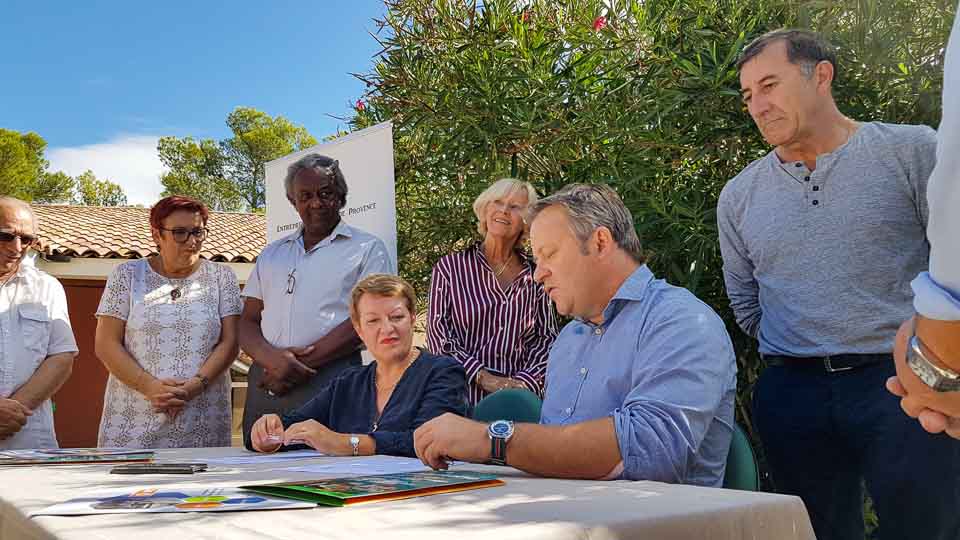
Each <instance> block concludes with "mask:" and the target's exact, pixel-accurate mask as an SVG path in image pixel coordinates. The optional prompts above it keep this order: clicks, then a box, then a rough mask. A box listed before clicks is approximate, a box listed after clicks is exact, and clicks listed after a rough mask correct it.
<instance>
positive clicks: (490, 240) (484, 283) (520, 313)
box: [427, 178, 557, 404]
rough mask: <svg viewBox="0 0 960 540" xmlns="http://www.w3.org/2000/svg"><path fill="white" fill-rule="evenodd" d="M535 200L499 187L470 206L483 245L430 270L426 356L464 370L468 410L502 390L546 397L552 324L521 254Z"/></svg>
mask: <svg viewBox="0 0 960 540" xmlns="http://www.w3.org/2000/svg"><path fill="white" fill-rule="evenodd" d="M536 200H537V192H536V191H535V190H534V189H533V186H531V185H530V184H529V183H527V182H521V181H519V180H514V179H512V178H504V179H501V180H498V181H497V182H495V183H494V184H493V185H491V186H490V187H488V188H487V189H486V190H485V191H484V192H483V193H481V194H480V196H479V197H477V200H476V201H474V203H473V211H474V213H475V214H476V215H477V220H478V224H477V230H478V231H479V232H480V235H481V236H482V237H483V240H481V241H479V242H477V243H476V244H474V245H472V246H470V247H469V248H467V249H465V250H464V251H460V252H457V253H452V254H450V255H447V256H445V257H443V258H441V259H440V260H439V261H438V262H437V264H436V266H434V267H433V275H432V277H431V283H430V307H429V313H428V328H427V338H428V341H429V345H430V350H431V351H433V352H434V354H442V355H447V356H452V357H454V358H456V359H457V360H459V361H460V363H462V364H463V367H464V369H465V370H466V372H467V382H468V386H469V394H470V402H471V404H476V403H477V402H478V401H480V399H482V398H483V397H484V396H486V395H488V394H491V393H493V392H496V391H497V390H501V389H504V388H527V389H529V390H531V391H533V392H534V393H536V394H537V395H539V396H543V380H544V375H545V373H546V368H547V353H548V352H549V350H550V346H551V345H552V344H553V340H554V339H555V338H556V337H557V320H556V316H555V315H554V311H553V307H552V306H551V305H550V299H549V298H548V297H547V295H546V294H545V293H544V291H543V287H541V286H540V285H539V284H537V283H536V282H534V281H533V270H534V266H533V261H532V260H531V258H530V257H529V256H528V255H527V254H526V253H525V252H524V251H523V240H524V238H525V237H526V226H525V224H524V221H523V216H524V213H525V212H526V209H527V205H529V204H532V203H534V202H536Z"/></svg>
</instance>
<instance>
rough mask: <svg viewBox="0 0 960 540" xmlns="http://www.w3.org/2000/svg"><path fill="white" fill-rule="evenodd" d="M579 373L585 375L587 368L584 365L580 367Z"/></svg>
mask: <svg viewBox="0 0 960 540" xmlns="http://www.w3.org/2000/svg"><path fill="white" fill-rule="evenodd" d="M580 374H581V375H586V374H587V368H585V367H582V368H580Z"/></svg>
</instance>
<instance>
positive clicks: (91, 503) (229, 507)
mask: <svg viewBox="0 0 960 540" xmlns="http://www.w3.org/2000/svg"><path fill="white" fill-rule="evenodd" d="M316 506H317V505H316V504H311V503H307V502H300V501H294V500H290V499H278V498H274V497H269V496H264V495H254V494H251V493H248V492H244V491H240V490H237V489H232V488H183V489H181V488H176V487H147V488H141V489H135V490H123V491H116V490H114V491H112V492H104V493H103V494H101V495H98V496H89V497H82V498H79V499H70V500H69V501H67V502H63V503H59V504H55V505H53V506H49V507H47V508H44V509H43V510H40V511H38V512H34V513H32V514H31V516H85V515H91V514H140V513H171V512H173V513H179V512H242V511H251V510H290V509H295V508H316Z"/></svg>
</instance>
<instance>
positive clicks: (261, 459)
mask: <svg viewBox="0 0 960 540" xmlns="http://www.w3.org/2000/svg"><path fill="white" fill-rule="evenodd" d="M325 456H326V454H324V453H322V452H317V451H316V450H293V451H290V452H277V453H276V454H261V453H259V452H248V453H246V454H244V455H242V456H226V457H211V458H205V459H204V461H205V462H206V463H208V464H211V465H257V464H262V463H285V462H288V461H292V460H297V459H308V458H318V457H325Z"/></svg>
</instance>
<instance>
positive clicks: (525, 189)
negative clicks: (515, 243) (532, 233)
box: [473, 178, 537, 242]
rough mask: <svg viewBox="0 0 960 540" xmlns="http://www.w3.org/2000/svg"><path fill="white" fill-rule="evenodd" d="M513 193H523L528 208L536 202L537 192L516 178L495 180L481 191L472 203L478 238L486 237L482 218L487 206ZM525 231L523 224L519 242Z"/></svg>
mask: <svg viewBox="0 0 960 540" xmlns="http://www.w3.org/2000/svg"><path fill="white" fill-rule="evenodd" d="M514 193H525V194H526V195H527V205H528V206H529V205H531V204H533V203H535V202H537V190H536V189H534V187H533V184H531V183H530V182H524V181H523V180H517V179H516V178H501V179H499V180H497V181H496V182H494V183H493V184H490V186H489V187H487V189H485V190H483V193H481V194H480V195H478V196H477V198H476V200H474V201H473V214H474V215H475V216H477V232H478V233H480V236H486V235H487V222H486V220H485V219H484V216H483V213H484V212H486V210H487V205H488V204H490V203H492V202H493V201H495V200H497V199H506V198H508V197H510V196H511V195H513V194H514ZM527 229H528V227H527V226H526V223H525V224H524V232H522V233H521V234H520V238H519V241H521V242H522V241H523V240H524V237H525V236H526V234H527Z"/></svg>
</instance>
